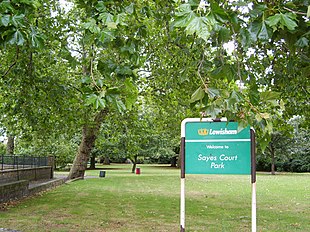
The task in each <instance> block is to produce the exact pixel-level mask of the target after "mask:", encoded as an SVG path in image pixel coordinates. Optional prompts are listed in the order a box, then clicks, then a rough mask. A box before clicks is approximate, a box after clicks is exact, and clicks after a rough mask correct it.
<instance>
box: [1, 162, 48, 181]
mask: <svg viewBox="0 0 310 232" xmlns="http://www.w3.org/2000/svg"><path fill="white" fill-rule="evenodd" d="M51 178H53V169H52V167H50V166H46V167H36V168H25V169H17V170H3V171H0V183H8V182H14V181H19V180H29V181H33V180H44V179H51Z"/></svg>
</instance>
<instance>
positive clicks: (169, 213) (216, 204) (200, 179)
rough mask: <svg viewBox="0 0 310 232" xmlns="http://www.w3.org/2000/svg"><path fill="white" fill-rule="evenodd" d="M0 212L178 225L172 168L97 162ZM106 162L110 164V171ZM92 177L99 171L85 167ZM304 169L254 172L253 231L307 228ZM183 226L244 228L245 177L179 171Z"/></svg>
mask: <svg viewBox="0 0 310 232" xmlns="http://www.w3.org/2000/svg"><path fill="white" fill-rule="evenodd" d="M105 167H106V168H109V169H106V177H105V178H88V179H85V180H82V181H76V182H71V183H69V184H65V185H63V186H61V187H58V188H57V189H55V190H52V191H49V192H46V193H44V194H42V195H41V196H37V197H34V198H30V199H26V200H23V201H22V202H21V203H19V204H18V205H16V206H14V207H11V208H9V209H8V210H7V211H4V212H0V228H1V227H2V228H11V229H17V230H21V231H24V232H27V231H107V232H110V231H111V232H114V231H115V232H125V231H126V232H129V231H130V232H133V231H134V232H135V231H137V232H147V231H169V232H171V231H179V200H180V196H179V195H180V177H179V170H177V169H173V168H168V167H165V166H156V167H154V166H151V165H142V166H141V175H135V174H132V173H130V168H131V167H130V165H112V166H105ZM111 168H112V169H111ZM87 176H88V177H91V176H93V177H98V176H99V170H92V171H88V172H87ZM309 178H310V174H280V175H276V176H271V175H267V174H259V175H258V176H257V215H258V218H257V225H258V231H268V232H269V231H281V232H285V231H290V232H291V231H302V232H307V231H310V181H309ZM186 231H214V232H218V231H238V232H242V231H251V184H250V176H243V175H241V176H237V175H188V176H186Z"/></svg>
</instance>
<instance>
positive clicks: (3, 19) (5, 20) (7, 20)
mask: <svg viewBox="0 0 310 232" xmlns="http://www.w3.org/2000/svg"><path fill="white" fill-rule="evenodd" d="M10 18H11V16H10V15H3V16H2V17H1V23H2V25H3V26H5V27H7V26H8V25H9V23H10Z"/></svg>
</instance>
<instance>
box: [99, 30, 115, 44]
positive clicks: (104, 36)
mask: <svg viewBox="0 0 310 232" xmlns="http://www.w3.org/2000/svg"><path fill="white" fill-rule="evenodd" d="M114 39H115V36H114V33H113V32H112V31H110V30H109V29H108V28H105V29H104V30H103V31H101V32H100V36H99V40H100V41H101V42H102V43H107V42H111V41H112V40H114Z"/></svg>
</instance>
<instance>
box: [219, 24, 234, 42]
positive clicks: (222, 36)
mask: <svg viewBox="0 0 310 232" xmlns="http://www.w3.org/2000/svg"><path fill="white" fill-rule="evenodd" d="M230 39H231V37H230V30H229V29H227V28H226V27H220V30H219V35H218V40H219V42H220V43H225V42H228V41H229V40H230Z"/></svg>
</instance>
